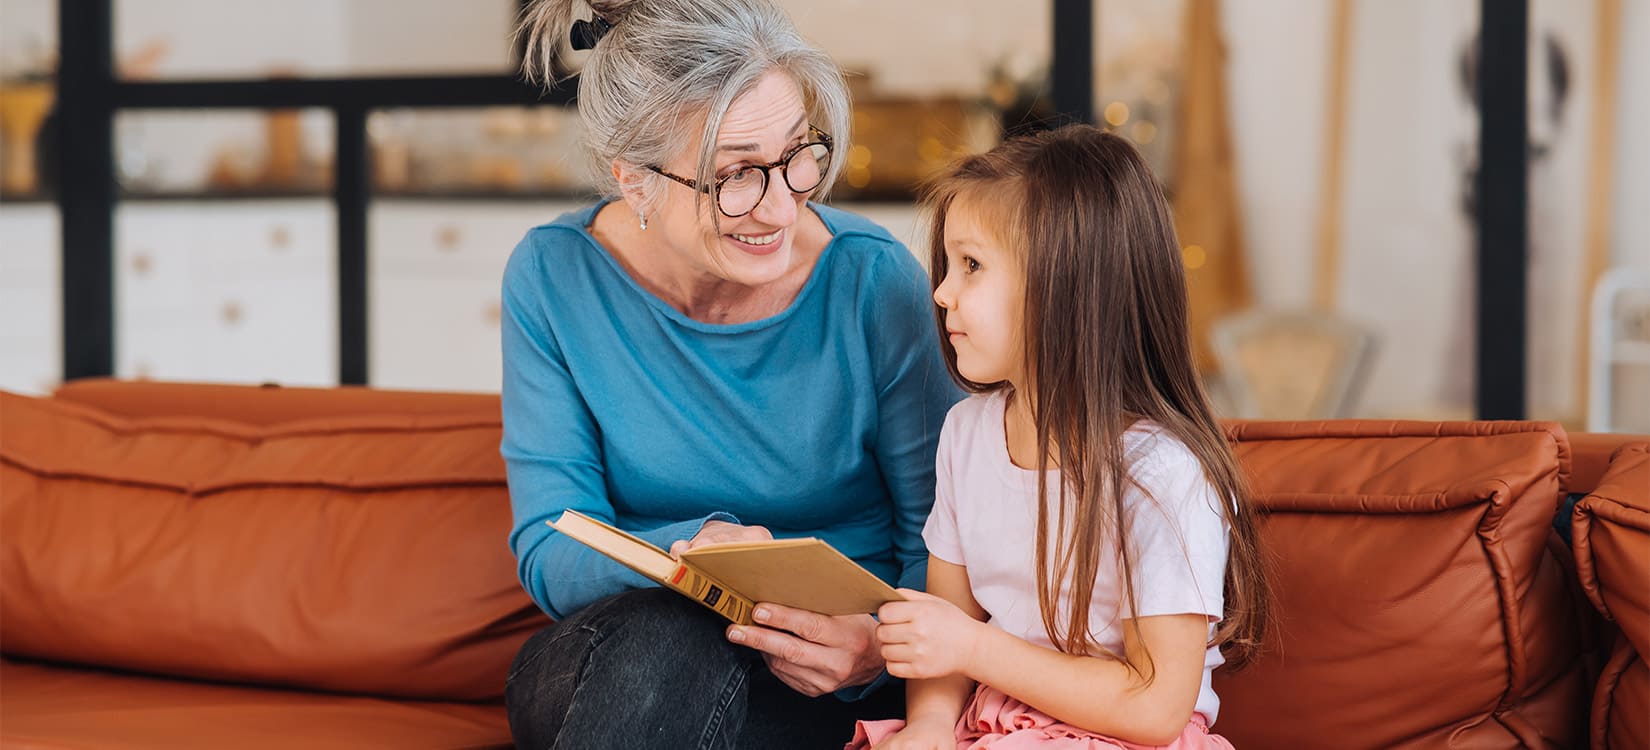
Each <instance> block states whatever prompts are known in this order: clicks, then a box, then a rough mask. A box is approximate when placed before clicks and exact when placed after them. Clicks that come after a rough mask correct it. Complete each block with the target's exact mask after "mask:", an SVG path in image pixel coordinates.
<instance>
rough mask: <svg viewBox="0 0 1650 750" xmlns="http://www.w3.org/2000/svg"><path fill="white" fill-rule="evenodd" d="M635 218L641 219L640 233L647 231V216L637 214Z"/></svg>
mask: <svg viewBox="0 0 1650 750" xmlns="http://www.w3.org/2000/svg"><path fill="white" fill-rule="evenodd" d="M637 216H640V217H642V231H644V232H645V231H647V214H637Z"/></svg>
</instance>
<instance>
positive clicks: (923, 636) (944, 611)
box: [877, 589, 989, 680]
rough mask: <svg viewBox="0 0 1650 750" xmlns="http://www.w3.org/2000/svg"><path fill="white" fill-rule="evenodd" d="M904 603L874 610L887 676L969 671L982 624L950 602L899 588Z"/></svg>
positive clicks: (926, 676) (931, 675) (915, 677)
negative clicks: (880, 622) (878, 621)
mask: <svg viewBox="0 0 1650 750" xmlns="http://www.w3.org/2000/svg"><path fill="white" fill-rule="evenodd" d="M899 592H900V593H901V594H904V595H905V597H906V599H907V601H903V602H889V603H887V604H884V605H882V608H880V609H878V610H877V619H879V620H881V621H882V624H881V625H878V626H877V641H878V642H880V643H881V644H882V648H881V652H882V658H883V659H885V660H886V661H887V663H888V674H891V675H893V676H895V677H904V678H906V679H912V680H924V679H932V678H935V677H947V676H950V675H954V674H968V673H970V672H971V671H972V669H973V665H974V663H975V655H976V654H978V653H979V645H980V642H981V641H982V640H983V639H982V635H983V633H984V632H985V630H986V628H987V627H989V626H987V625H986V624H985V623H982V622H980V621H979V620H976V619H974V618H972V617H969V616H968V614H967V613H965V612H963V611H962V610H961V609H959V608H958V607H957V605H955V604H952V603H951V602H949V601H946V600H944V599H941V598H940V597H937V596H934V595H932V594H925V593H923V592H921V591H913V590H911V589H900V590H899Z"/></svg>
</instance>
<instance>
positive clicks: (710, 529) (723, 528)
mask: <svg viewBox="0 0 1650 750" xmlns="http://www.w3.org/2000/svg"><path fill="white" fill-rule="evenodd" d="M772 538H773V534H772V533H770V532H769V531H768V530H767V529H765V528H762V527H761V526H740V525H739V524H736V523H728V522H726V521H706V522H705V525H704V526H700V527H699V533H697V534H694V535H693V538H692V539H682V540H679V541H677V542H676V543H674V544H672V545H670V556H671V557H675V556H677V555H680V554H682V553H683V552H686V551H688V550H690V549H693V548H694V547H703V546H705V545H707V544H723V543H726V542H760V541H764V540H767V539H772Z"/></svg>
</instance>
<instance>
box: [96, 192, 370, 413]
mask: <svg viewBox="0 0 1650 750" xmlns="http://www.w3.org/2000/svg"><path fill="white" fill-rule="evenodd" d="M336 234H337V230H336V218H335V215H334V211H333V208H332V205H331V203H329V202H326V201H321V200H292V201H245V202H241V201H235V202H226V201H213V202H198V203H197V202H180V203H160V202H152V203H151V202H127V203H122V204H120V206H119V207H118V208H117V209H116V211H115V372H116V374H117V375H119V376H120V377H126V378H133V377H147V378H155V379H164V380H190V381H209V382H229V383H263V382H278V383H283V384H287V385H333V384H336V383H337V382H338V313H337V310H338V302H337V298H338V291H337V270H336V266H337V263H336V261H335V260H334V259H335V257H336V251H335V249H334V247H335V244H336V243H335V240H334V238H335V237H336Z"/></svg>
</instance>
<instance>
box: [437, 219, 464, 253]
mask: <svg viewBox="0 0 1650 750" xmlns="http://www.w3.org/2000/svg"><path fill="white" fill-rule="evenodd" d="M463 239H464V233H463V232H460V231H458V227H455V226H452V225H447V226H444V227H442V228H440V229H437V230H436V232H435V244H436V247H439V248H441V249H442V250H445V251H447V252H449V253H451V252H455V251H457V250H458V244H459V242H460V241H462V240H463Z"/></svg>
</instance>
